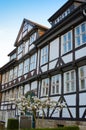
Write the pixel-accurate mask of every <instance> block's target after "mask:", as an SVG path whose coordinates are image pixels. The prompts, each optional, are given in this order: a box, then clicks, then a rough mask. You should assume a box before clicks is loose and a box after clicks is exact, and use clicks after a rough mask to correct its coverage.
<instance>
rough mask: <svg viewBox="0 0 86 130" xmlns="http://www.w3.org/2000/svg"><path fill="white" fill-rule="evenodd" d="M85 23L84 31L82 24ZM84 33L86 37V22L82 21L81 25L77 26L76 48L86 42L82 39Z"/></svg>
mask: <svg viewBox="0 0 86 130" xmlns="http://www.w3.org/2000/svg"><path fill="white" fill-rule="evenodd" d="M83 24H84V25H85V30H84V32H82V25H83ZM77 29H78V32H76V30H77ZM83 35H85V39H86V22H83V23H81V24H80V25H78V26H77V27H76V28H75V47H76V48H77V47H79V46H81V45H83V44H85V43H86V41H85V42H83V41H82V39H83V38H82V37H83ZM77 39H78V40H79V42H78V41H77Z"/></svg>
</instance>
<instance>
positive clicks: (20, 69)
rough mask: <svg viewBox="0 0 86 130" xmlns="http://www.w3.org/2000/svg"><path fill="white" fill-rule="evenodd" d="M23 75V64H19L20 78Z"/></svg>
mask: <svg viewBox="0 0 86 130" xmlns="http://www.w3.org/2000/svg"><path fill="white" fill-rule="evenodd" d="M22 74H23V63H21V64H19V68H18V77H19V76H22Z"/></svg>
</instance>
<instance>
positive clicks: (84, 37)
mask: <svg viewBox="0 0 86 130" xmlns="http://www.w3.org/2000/svg"><path fill="white" fill-rule="evenodd" d="M85 42H86V33H84V34H82V43H85Z"/></svg>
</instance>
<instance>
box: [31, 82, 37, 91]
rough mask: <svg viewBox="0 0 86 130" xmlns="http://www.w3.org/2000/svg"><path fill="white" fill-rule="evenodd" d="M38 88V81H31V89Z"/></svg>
mask: <svg viewBox="0 0 86 130" xmlns="http://www.w3.org/2000/svg"><path fill="white" fill-rule="evenodd" d="M34 89H37V81H34V82H32V83H31V90H34Z"/></svg>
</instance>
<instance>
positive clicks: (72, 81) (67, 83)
mask: <svg viewBox="0 0 86 130" xmlns="http://www.w3.org/2000/svg"><path fill="white" fill-rule="evenodd" d="M72 73H73V74H74V75H73V76H74V77H73V78H72ZM72 85H74V86H72ZM75 91H76V74H75V70H71V71H67V72H65V73H64V93H71V92H75Z"/></svg>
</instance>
